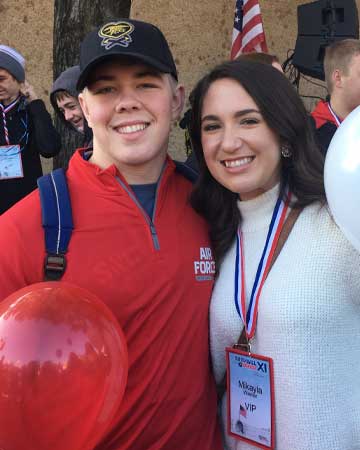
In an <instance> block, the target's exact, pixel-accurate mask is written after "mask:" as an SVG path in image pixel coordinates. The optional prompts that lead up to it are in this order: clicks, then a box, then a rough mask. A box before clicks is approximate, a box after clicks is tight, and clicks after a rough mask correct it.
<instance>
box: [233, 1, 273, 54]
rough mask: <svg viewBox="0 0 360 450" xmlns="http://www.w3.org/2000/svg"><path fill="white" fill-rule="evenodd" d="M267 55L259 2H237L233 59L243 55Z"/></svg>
mask: <svg viewBox="0 0 360 450" xmlns="http://www.w3.org/2000/svg"><path fill="white" fill-rule="evenodd" d="M254 51H255V52H265V53H267V45H266V40H265V33H264V28H263V24H262V19H261V11H260V5H259V1H258V0H236V6H235V18H234V28H233V35H232V45H231V56H230V57H231V59H235V58H236V57H237V56H239V55H240V54H241V53H251V52H254Z"/></svg>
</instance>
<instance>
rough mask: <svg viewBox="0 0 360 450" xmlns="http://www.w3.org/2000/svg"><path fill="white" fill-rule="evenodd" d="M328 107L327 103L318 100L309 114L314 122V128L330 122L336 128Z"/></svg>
mask: <svg viewBox="0 0 360 450" xmlns="http://www.w3.org/2000/svg"><path fill="white" fill-rule="evenodd" d="M328 105H329V104H328V102H324V101H323V100H320V101H319V103H317V105H316V106H315V109H314V111H313V112H312V113H311V115H312V116H313V118H314V120H315V124H316V128H320V127H321V126H322V125H324V124H325V123H326V122H331V123H333V124H335V125H336V126H337V123H336V120H335V117H334V116H333V115H332V114H331V112H330V110H329V106H328Z"/></svg>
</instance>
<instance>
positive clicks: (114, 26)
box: [98, 22, 135, 50]
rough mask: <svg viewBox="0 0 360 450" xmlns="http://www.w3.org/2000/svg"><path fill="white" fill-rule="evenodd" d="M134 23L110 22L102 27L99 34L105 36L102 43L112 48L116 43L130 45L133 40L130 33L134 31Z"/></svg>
mask: <svg viewBox="0 0 360 450" xmlns="http://www.w3.org/2000/svg"><path fill="white" fill-rule="evenodd" d="M134 28H135V27H134V25H132V24H131V23H128V22H109V23H107V24H106V25H104V26H103V27H101V28H100V31H99V33H98V35H99V36H100V37H101V38H103V40H102V42H101V45H103V46H104V47H105V48H106V50H110V49H111V48H112V47H114V46H115V45H121V47H128V46H129V44H130V43H131V42H132V39H131V36H130V34H131V33H132V32H133V31H134Z"/></svg>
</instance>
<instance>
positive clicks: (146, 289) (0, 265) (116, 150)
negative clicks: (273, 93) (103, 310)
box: [0, 19, 222, 450]
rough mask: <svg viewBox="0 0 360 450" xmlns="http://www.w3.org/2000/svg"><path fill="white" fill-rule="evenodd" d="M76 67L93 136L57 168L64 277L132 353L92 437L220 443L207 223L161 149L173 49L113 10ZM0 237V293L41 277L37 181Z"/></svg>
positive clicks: (201, 445) (130, 445) (212, 446)
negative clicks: (117, 397) (65, 192)
mask: <svg viewBox="0 0 360 450" xmlns="http://www.w3.org/2000/svg"><path fill="white" fill-rule="evenodd" d="M80 69H81V73H80V77H79V80H78V84H77V88H78V90H79V91H80V92H81V93H80V94H79V101H80V104H81V107H82V110H83V112H84V116H85V118H86V120H87V121H88V124H89V126H90V127H91V128H92V130H93V136H94V139H93V148H92V149H80V150H78V151H76V152H75V154H74V155H73V156H72V159H71V160H70V164H69V169H68V171H67V173H66V177H67V181H68V186H69V191H70V198H71V209H72V212H73V216H74V224H75V228H74V231H73V233H72V236H71V241H70V245H69V252H68V254H67V255H66V256H67V267H66V270H65V272H64V274H63V277H62V280H63V281H68V282H70V283H73V284H75V285H78V286H80V287H84V288H86V289H88V290H89V291H91V292H93V293H94V294H95V295H97V296H98V297H99V298H100V299H102V300H103V301H104V302H105V303H106V305H107V306H108V307H109V308H110V309H111V311H112V312H113V314H114V315H115V317H116V318H117V320H118V321H119V325H120V326H121V328H122V330H123V331H124V333H125V337H126V341H127V346H128V353H129V373H128V384H127V388H126V391H125V396H124V399H123V401H122V404H121V405H120V407H119V409H118V411H116V414H115V416H114V418H113V421H112V424H111V427H110V428H109V430H108V432H107V433H106V435H104V436H103V438H102V439H101V442H99V444H98V445H97V446H96V448H97V450H126V449H129V450H130V449H131V450H145V449H152V450H160V449H161V450H194V449H199V450H200V449H201V450H222V445H221V436H220V430H219V427H218V420H217V413H216V411H217V403H216V389H215V382H214V378H213V375H212V373H211V370H210V364H209V329H208V325H209V318H208V309H209V301H210V295H211V291H212V287H213V279H214V273H215V268H214V262H213V258H212V252H211V248H210V245H209V237H208V228H207V225H206V223H205V221H204V220H203V219H202V218H201V217H199V215H198V214H196V213H195V211H194V210H193V209H192V208H191V206H190V204H189V201H188V197H189V194H190V192H191V189H192V182H191V181H190V180H189V179H187V178H186V177H185V176H184V174H183V173H182V172H181V171H179V170H178V166H177V165H176V164H175V162H174V161H173V160H172V159H171V158H170V157H169V156H168V154H167V151H168V145H169V133H170V129H171V126H172V122H173V121H175V120H177V119H178V117H179V115H180V113H181V110H182V107H183V103H184V88H183V86H181V85H180V84H178V75H177V69H176V65H175V62H174V59H173V56H172V53H171V51H170V49H169V46H168V43H167V41H166V39H165V37H164V35H163V34H162V32H161V31H160V30H159V29H158V28H157V27H155V26H154V25H152V24H150V23H146V22H141V21H137V20H131V19H118V20H113V21H111V22H110V23H106V24H104V25H103V26H101V27H99V28H98V29H96V30H94V31H93V32H91V33H89V34H88V35H87V36H86V37H85V39H84V41H83V43H82V45H81V52H80ZM0 248H1V249H2V252H1V258H0V300H1V299H4V298H5V297H6V296H8V295H9V294H10V293H11V292H14V291H16V290H17V289H19V288H21V287H23V286H25V285H28V284H31V283H36V282H38V281H41V280H42V279H43V277H44V258H45V248H44V235H43V229H42V226H41V210H40V202H39V194H38V192H34V193H33V194H32V195H31V196H29V197H27V198H26V199H25V200H24V201H22V202H20V203H19V204H18V205H17V207H15V208H13V209H12V210H11V211H9V212H8V213H7V214H4V215H3V216H2V217H1V218H0ZM24 248H26V254H24V251H23V249H24ZM90 375H91V374H90ZM79 406H80V407H81V405H79ZM61 426H62V424H59V427H61Z"/></svg>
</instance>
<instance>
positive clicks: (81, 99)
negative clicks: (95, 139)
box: [78, 88, 92, 128]
mask: <svg viewBox="0 0 360 450" xmlns="http://www.w3.org/2000/svg"><path fill="white" fill-rule="evenodd" d="M85 89H86V88H85ZM78 100H79V103H80V107H81V109H82V112H83V114H84V116H85V119H86V122H87V124H88V126H89V127H90V128H92V126H91V119H90V114H89V108H88V105H87V101H86V92H85V91H82V92H80V94H79V96H78Z"/></svg>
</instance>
